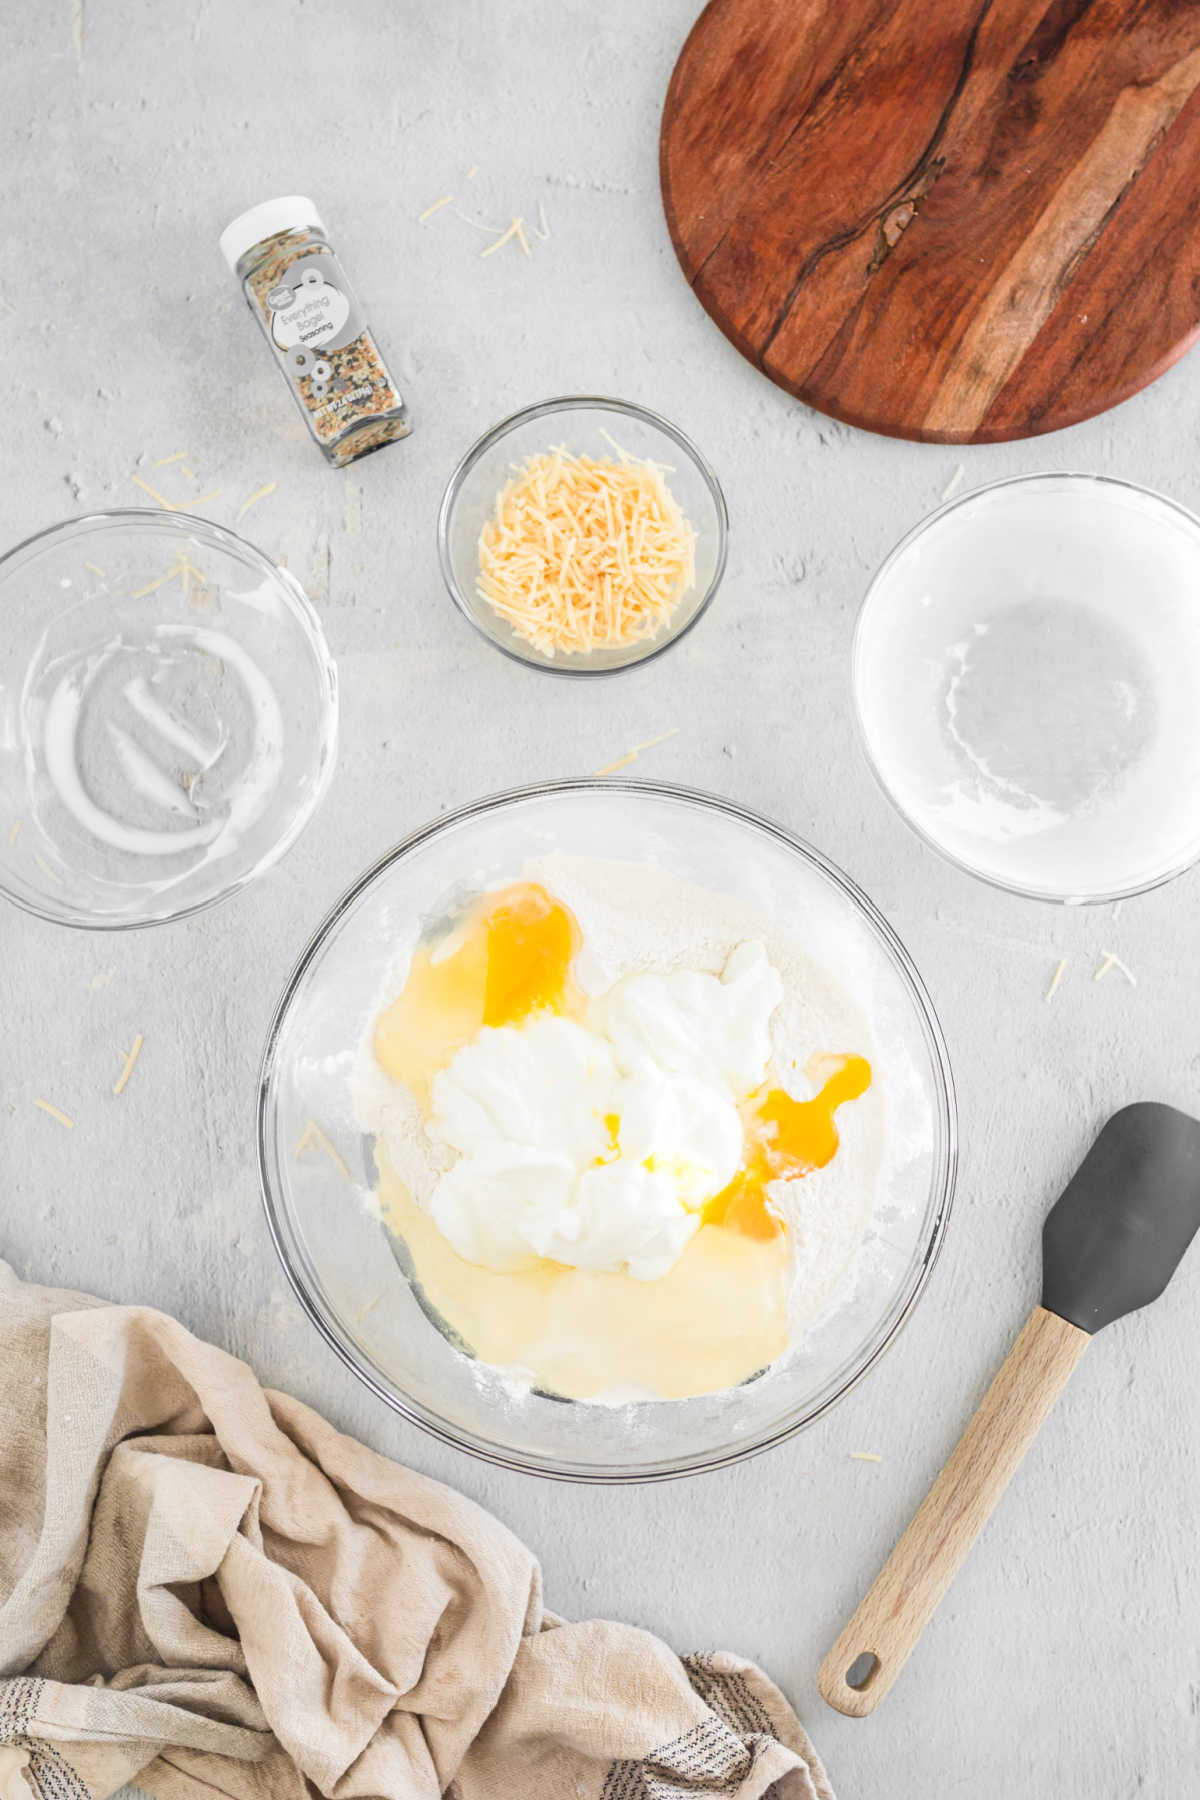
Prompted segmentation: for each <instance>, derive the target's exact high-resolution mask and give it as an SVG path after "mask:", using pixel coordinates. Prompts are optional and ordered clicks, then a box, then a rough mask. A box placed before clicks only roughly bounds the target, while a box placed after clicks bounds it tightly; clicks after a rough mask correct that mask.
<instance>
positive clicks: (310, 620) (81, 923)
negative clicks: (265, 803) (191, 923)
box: [0, 506, 340, 932]
mask: <svg viewBox="0 0 1200 1800" xmlns="http://www.w3.org/2000/svg"><path fill="white" fill-rule="evenodd" d="M130 523H134V524H137V525H148V526H151V527H152V528H154V529H158V528H159V527H162V528H163V529H167V530H169V529H170V528H171V527H172V526H176V525H183V526H185V527H187V528H189V529H191V528H192V527H195V528H196V529H197V530H198V531H199V532H200V533H201V534H202V535H203V534H207V535H208V536H209V537H211V538H214V539H216V540H217V545H218V547H219V548H222V549H230V548H232V550H233V552H234V554H235V555H242V556H244V557H245V558H246V559H247V560H248V561H250V562H251V563H254V564H256V565H257V566H258V567H259V568H261V569H262V571H263V572H264V573H265V574H266V575H268V576H270V578H271V579H272V580H274V581H278V582H279V584H280V593H281V594H282V596H283V598H284V600H285V601H286V603H287V605H288V606H289V608H290V610H291V612H292V614H293V616H294V618H295V620H296V623H297V625H298V626H299V627H300V630H301V632H302V634H303V636H304V638H305V639H306V641H307V643H308V646H309V648H310V649H311V651H312V652H313V658H314V661H315V663H316V665H317V670H318V674H319V678H320V684H321V691H322V708H321V711H322V721H323V727H324V729H323V739H324V742H325V743H326V745H327V747H328V754H327V755H326V758H325V764H324V767H323V768H322V770H321V771H320V773H319V775H318V778H317V782H316V785H315V787H314V790H313V793H312V796H311V798H310V800H309V804H308V806H307V807H306V808H305V809H304V810H303V811H302V812H300V813H298V814H297V816H296V818H295V819H294V820H293V821H292V823H291V825H290V826H289V827H288V829H287V830H286V831H285V832H284V833H283V834H282V835H281V836H280V838H279V839H278V840H277V842H276V843H275V844H274V845H273V846H272V847H271V849H270V850H269V851H268V852H267V853H266V854H265V855H264V856H263V857H262V858H260V860H259V861H258V862H256V863H255V865H254V867H253V868H251V869H248V870H246V871H245V873H244V874H242V875H240V876H238V878H237V879H236V880H235V881H230V882H227V883H226V884H225V885H224V886H223V887H221V888H219V889H218V890H217V891H216V892H215V893H213V894H210V895H209V896H208V897H207V899H204V900H197V901H193V902H192V903H191V904H189V905H187V906H181V907H179V908H178V909H177V910H176V911H175V912H168V913H160V914H157V915H155V916H154V917H153V918H147V919H143V918H132V919H98V918H86V917H83V916H82V915H80V914H77V913H76V914H67V913H65V912H62V911H56V910H55V909H54V908H53V907H51V906H49V905H42V904H39V903H38V902H36V901H34V900H31V899H30V898H29V896H28V895H26V894H17V893H14V892H13V890H12V889H11V888H10V887H9V885H8V883H7V881H6V880H5V878H4V876H3V873H2V872H0V897H3V899H5V900H6V901H7V902H8V903H9V904H10V905H12V906H15V907H17V908H18V909H19V910H20V911H21V912H23V913H28V914H29V915H30V916H31V917H32V918H35V919H42V920H44V921H45V923H47V924H49V925H62V926H65V927H66V928H67V929H68V930H70V931H104V932H116V931H150V930H153V929H154V928H155V927H157V926H160V925H175V924H177V923H178V922H179V921H180V920H181V919H191V918H195V917H196V915H197V914H199V913H204V912H207V911H208V910H209V908H210V907H213V906H220V905H221V904H222V903H223V902H224V901H226V900H230V899H232V898H233V896H234V895H235V894H239V893H241V891H242V889H243V888H246V887H249V885H250V884H251V883H252V882H254V881H257V879H258V877H259V876H260V875H265V874H267V873H268V871H269V870H271V869H273V868H274V867H275V866H276V864H277V863H279V862H280V861H281V860H282V858H283V857H285V856H286V855H287V853H288V851H289V850H291V849H292V847H293V846H294V845H295V843H296V842H297V840H298V839H299V838H300V836H301V835H302V833H303V832H304V831H305V830H306V828H307V827H308V826H309V825H310V824H311V823H312V821H313V819H314V818H315V817H316V815H317V813H318V812H319V811H320V809H321V806H322V804H323V802H324V800H325V796H326V794H327V793H328V791H329V784H330V782H331V781H332V780H333V776H334V771H335V770H336V768H337V757H338V731H339V719H340V709H339V701H338V672H337V664H336V662H335V661H334V658H333V653H332V651H331V650H330V648H329V643H328V640H327V639H326V636H325V632H324V628H323V627H322V625H321V621H320V619H319V617H318V615H317V611H316V608H315V606H314V605H313V602H312V601H311V600H310V599H309V597H308V595H307V594H306V593H305V591H304V589H303V588H302V587H301V585H300V583H299V582H298V581H297V579H296V577H295V576H294V575H293V574H292V573H291V571H290V570H288V569H285V568H283V567H282V566H281V565H280V564H279V563H275V562H272V561H271V558H270V557H269V556H268V555H267V553H266V551H265V550H260V549H259V547H258V545H257V544H252V543H251V542H250V539H249V538H245V537H243V536H242V535H241V533H240V532H238V531H234V530H232V529H231V528H230V527H229V526H228V525H219V524H217V522H216V521H215V520H213V519H203V518H201V517H200V515H199V514H198V513H189V512H184V511H183V510H182V509H175V508H172V509H171V510H170V511H168V510H167V509H166V508H163V509H162V510H159V509H158V508H156V507H152V506H113V507H103V508H101V509H100V510H99V511H98V512H89V513H77V514H75V515H74V516H73V517H71V518H69V519H58V520H57V521H56V522H55V523H54V524H52V525H43V526H42V527H41V528H40V530H38V531H31V532H30V533H29V535H28V537H24V538H22V539H21V540H20V542H19V543H16V544H12V545H10V546H9V548H8V549H7V550H5V551H4V553H3V554H2V555H0V587H2V586H3V583H4V581H5V578H6V576H7V575H8V573H9V570H8V565H9V563H11V562H12V561H13V560H14V559H15V558H17V557H18V556H21V555H22V554H23V553H24V552H25V551H27V550H31V549H33V548H34V546H35V545H39V544H42V543H43V540H49V539H52V538H63V539H67V538H70V537H73V536H75V535H77V534H78V533H79V532H80V531H81V530H82V529H83V528H88V527H90V528H100V529H105V528H108V527H110V526H111V527H113V528H116V527H118V526H121V525H128V524H130Z"/></svg>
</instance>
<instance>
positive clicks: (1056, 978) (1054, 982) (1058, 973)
mask: <svg viewBox="0 0 1200 1800" xmlns="http://www.w3.org/2000/svg"><path fill="white" fill-rule="evenodd" d="M1066 967H1067V959H1066V957H1065V956H1064V957H1063V959H1062V961H1061V962H1060V963H1059V965H1058V967H1057V969H1055V971H1054V973H1053V975H1052V976H1051V977H1050V986H1049V987H1048V988H1047V989H1046V992H1045V994H1044V995H1043V999H1044V1000H1045V1002H1046V1004H1047V1005H1049V1004H1050V1002H1051V1000H1053V998H1054V996H1055V994H1057V992H1058V984H1059V982H1060V981H1061V980H1062V978H1063V974H1064V972H1065V970H1066Z"/></svg>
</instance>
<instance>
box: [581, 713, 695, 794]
mask: <svg viewBox="0 0 1200 1800" xmlns="http://www.w3.org/2000/svg"><path fill="white" fill-rule="evenodd" d="M678 736H679V727H678V725H673V726H672V727H671V729H670V731H662V732H660V733H659V735H658V736H657V737H652V738H647V739H646V741H645V743H644V744H632V745H631V746H630V748H629V749H628V750H627V751H626V752H625V754H624V756H618V758H617V760H616V762H610V763H605V765H604V767H603V768H602V769H597V770H596V773H595V774H594V775H593V777H592V780H593V781H599V779H600V777H601V776H602V775H615V774H616V772H617V770H618V769H627V768H628V767H629V764H630V763H631V762H636V761H637V759H638V757H639V756H640V755H641V753H642V751H643V750H653V748H654V746H655V744H665V743H666V741H667V739H668V738H673V737H678Z"/></svg>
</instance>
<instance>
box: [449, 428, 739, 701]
mask: <svg viewBox="0 0 1200 1800" xmlns="http://www.w3.org/2000/svg"><path fill="white" fill-rule="evenodd" d="M559 448H562V449H566V450H568V451H570V452H571V454H572V455H575V456H594V457H597V458H615V457H616V456H617V455H618V452H619V451H625V452H626V453H627V454H628V455H629V456H630V457H633V458H635V459H637V460H639V461H642V462H654V463H659V464H662V465H664V466H665V468H666V471H667V473H666V481H667V485H668V487H669V488H670V490H671V493H672V494H673V496H674V498H675V500H676V501H677V502H678V504H679V507H680V509H681V510H682V512H683V515H684V517H685V518H686V519H687V520H688V522H689V524H690V525H691V527H692V530H693V531H694V533H695V539H696V560H695V576H694V579H693V581H692V584H691V586H690V588H689V589H688V590H687V592H686V593H685V594H684V595H683V596H682V598H681V599H680V601H679V603H678V605H677V606H676V608H675V611H674V612H673V613H672V615H671V617H670V620H669V621H668V623H667V624H666V625H665V626H664V627H663V628H662V629H661V630H660V631H659V632H658V634H657V635H656V636H654V637H649V638H643V639H640V640H639V641H637V642H636V643H632V644H626V645H623V646H620V647H618V648H614V649H610V650H602V649H599V650H592V651H589V652H588V653H587V654H586V655H584V654H579V653H569V654H563V653H561V652H560V653H558V654H556V655H555V656H546V655H543V654H542V653H541V651H539V650H538V649H536V648H535V647H534V645H533V644H532V643H530V642H529V641H528V640H526V639H525V638H523V637H521V636H520V635H519V633H518V632H516V631H515V630H514V629H513V628H512V626H511V625H510V624H509V623H508V621H507V620H506V619H504V618H502V617H501V615H500V614H499V613H498V612H496V611H495V609H494V608H493V607H492V606H490V605H489V604H488V602H487V600H485V599H484V598H483V597H482V596H481V595H480V594H479V592H478V591H477V585H476V584H477V579H478V574H479V534H480V532H481V531H482V530H483V527H484V525H485V523H486V522H487V520H488V519H489V518H490V517H491V516H492V513H493V511H494V510H495V505H496V496H497V495H498V494H499V492H500V490H501V489H502V488H503V487H504V486H505V484H506V483H507V482H508V481H509V479H510V478H511V476H512V475H513V473H514V471H515V469H516V468H517V467H518V466H520V465H521V464H523V463H524V462H525V461H526V460H527V459H528V458H529V457H531V456H537V455H538V454H540V453H541V452H543V451H548V450H555V449H559ZM437 530H438V555H439V557H440V559H441V565H442V574H443V575H444V577H445V580H446V586H447V587H448V588H449V590H450V595H451V598H452V599H453V601H454V603H455V605H456V606H457V607H458V609H459V611H460V612H462V613H464V614H465V615H466V617H467V618H468V619H469V620H470V622H471V624H472V625H474V627H475V629H476V630H477V631H479V632H481V633H482V635H483V636H484V637H485V638H487V640H488V642H489V643H491V644H494V645H495V646H496V648H497V649H498V650H502V651H503V652H504V654H505V655H506V656H511V657H514V658H515V659H516V660H517V661H518V662H523V663H528V664H529V665H530V667H531V668H535V669H546V670H548V671H549V672H550V673H551V674H554V675H609V674H612V673H613V672H614V671H616V670H617V669H627V668H630V667H632V666H633V665H634V664H635V663H644V662H648V661H649V660H650V658H651V657H652V656H659V655H661V654H662V652H663V651H664V650H666V649H669V648H670V646H671V645H672V644H677V643H678V642H679V639H680V638H681V637H683V635H684V633H685V632H688V631H690V630H691V628H692V626H693V625H694V624H695V623H696V621H697V619H699V617H700V615H701V614H702V613H703V612H704V611H705V610H706V608H707V607H708V606H709V604H710V602H711V601H712V598H713V595H714V594H715V593H716V591H717V589H718V587H719V586H720V584H721V577H722V575H723V574H724V572H725V554H726V535H727V530H728V515H727V513H726V510H725V496H724V495H723V494H722V492H721V488H720V484H719V483H718V481H717V478H716V476H715V475H714V474H713V472H712V470H711V469H710V468H709V466H708V464H707V462H705V460H704V458H703V457H702V456H701V454H700V452H699V451H698V450H697V449H696V446H695V445H694V444H693V443H691V441H690V440H689V439H688V438H686V437H685V436H684V435H683V433H682V432H681V431H679V430H677V428H676V427H675V426H674V425H671V424H669V423H668V422H667V420H666V419H661V418H659V416H658V415H657V413H652V412H647V411H646V409H645V408H644V407H641V406H634V405H632V404H630V403H629V402H628V401H625V400H601V399H594V398H590V397H588V396H587V395H578V396H568V397H566V398H563V399H558V400H544V401H542V403H541V404H540V405H539V406H529V407H526V408H525V410H524V411H523V412H518V413H514V414H513V415H512V417H511V418H509V419H503V420H502V421H501V422H500V424H499V425H494V426H493V427H492V429H491V430H490V431H489V432H486V433H485V434H484V436H483V437H481V438H480V439H479V441H478V443H476V444H473V445H472V446H471V448H470V449H469V450H468V451H467V454H466V455H465V456H464V457H463V459H462V461H461V462H460V463H459V465H458V467H457V469H455V471H454V473H453V475H452V476H451V477H450V480H449V483H448V484H447V487H446V492H445V494H444V495H443V497H442V504H441V509H440V511H439V513H438V527H437Z"/></svg>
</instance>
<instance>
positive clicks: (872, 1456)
mask: <svg viewBox="0 0 1200 1800" xmlns="http://www.w3.org/2000/svg"><path fill="white" fill-rule="evenodd" d="M850 1461H851V1462H882V1461H883V1458H882V1456H880V1454H879V1452H878V1450H852V1451H851V1452H850Z"/></svg>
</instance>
